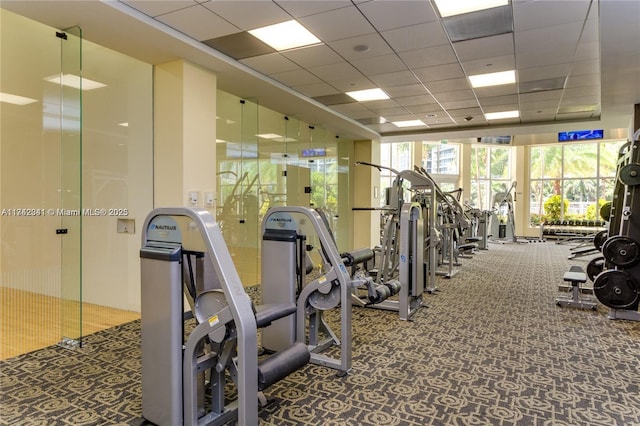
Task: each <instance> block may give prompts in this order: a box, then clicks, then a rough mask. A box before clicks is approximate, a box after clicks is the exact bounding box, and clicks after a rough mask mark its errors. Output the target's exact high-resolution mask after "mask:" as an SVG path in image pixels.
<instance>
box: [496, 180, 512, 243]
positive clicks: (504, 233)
mask: <svg viewBox="0 0 640 426" xmlns="http://www.w3.org/2000/svg"><path fill="white" fill-rule="evenodd" d="M516 185H517V182H515V181H514V182H512V183H511V186H510V187H509V189H507V191H506V192H496V193H495V194H494V196H493V206H494V212H493V215H492V216H491V221H490V233H491V240H490V241H492V242H506V241H510V242H514V243H515V242H518V238H517V237H516V225H515V217H514V213H513V201H514V197H513V195H511V192H512V191H513V193H514V194H515V190H516Z"/></svg>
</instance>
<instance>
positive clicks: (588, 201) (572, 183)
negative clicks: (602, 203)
mask: <svg viewBox="0 0 640 426" xmlns="http://www.w3.org/2000/svg"><path fill="white" fill-rule="evenodd" d="M594 163H595V162H594ZM596 192H597V180H596V179H565V180H564V188H563V194H564V197H565V199H566V200H567V201H568V202H569V206H568V208H567V212H566V214H565V216H564V218H565V219H567V220H572V219H580V220H582V219H586V212H587V208H588V207H589V206H590V205H595V204H596V200H597V199H596ZM592 208H593V209H595V207H592Z"/></svg>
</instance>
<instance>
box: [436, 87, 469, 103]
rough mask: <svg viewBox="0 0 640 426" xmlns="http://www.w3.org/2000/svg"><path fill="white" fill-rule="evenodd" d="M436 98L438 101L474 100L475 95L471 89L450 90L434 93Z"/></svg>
mask: <svg viewBox="0 0 640 426" xmlns="http://www.w3.org/2000/svg"><path fill="white" fill-rule="evenodd" d="M435 97H436V99H438V101H439V102H453V101H467V100H472V101H474V102H475V100H476V95H475V94H474V93H473V90H470V89H469V90H454V91H452V92H439V93H436V94H435Z"/></svg>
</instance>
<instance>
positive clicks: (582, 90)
mask: <svg viewBox="0 0 640 426" xmlns="http://www.w3.org/2000/svg"><path fill="white" fill-rule="evenodd" d="M589 96H590V97H595V99H599V98H600V86H583V87H575V88H572V89H565V91H564V95H563V97H562V98H563V99H567V98H579V97H589Z"/></svg>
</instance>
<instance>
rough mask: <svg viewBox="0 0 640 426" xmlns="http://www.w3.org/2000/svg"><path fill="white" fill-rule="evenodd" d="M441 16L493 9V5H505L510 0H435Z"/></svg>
mask: <svg viewBox="0 0 640 426" xmlns="http://www.w3.org/2000/svg"><path fill="white" fill-rule="evenodd" d="M434 1H435V3H436V6H437V7H438V11H439V12H440V16H442V17H443V18H445V17H447V16H454V15H462V14H463V13H469V12H475V11H478V10H484V9H491V8H492V7H498V6H505V5H508V4H509V0H473V1H469V0H434Z"/></svg>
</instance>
